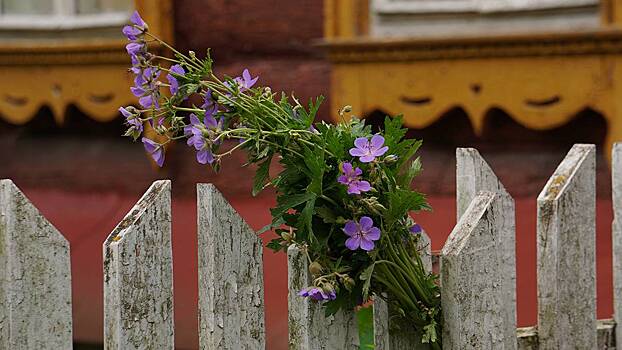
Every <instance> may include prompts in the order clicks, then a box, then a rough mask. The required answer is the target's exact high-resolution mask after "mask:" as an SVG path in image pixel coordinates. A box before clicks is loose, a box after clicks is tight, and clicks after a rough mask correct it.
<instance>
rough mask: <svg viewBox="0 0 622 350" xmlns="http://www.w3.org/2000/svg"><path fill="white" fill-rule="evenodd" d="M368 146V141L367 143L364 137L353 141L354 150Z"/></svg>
mask: <svg viewBox="0 0 622 350" xmlns="http://www.w3.org/2000/svg"><path fill="white" fill-rule="evenodd" d="M368 145H369V141H367V138H366V137H359V138H357V139H356V140H354V146H356V148H362V149H365V148H367V147H368Z"/></svg>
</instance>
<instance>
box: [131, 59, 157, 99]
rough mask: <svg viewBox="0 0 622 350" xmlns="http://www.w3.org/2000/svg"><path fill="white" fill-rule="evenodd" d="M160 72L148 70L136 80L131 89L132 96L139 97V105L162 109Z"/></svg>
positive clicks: (154, 69) (152, 69)
mask: <svg viewBox="0 0 622 350" xmlns="http://www.w3.org/2000/svg"><path fill="white" fill-rule="evenodd" d="M159 76H160V70H159V69H157V68H151V67H149V68H147V69H145V70H144V71H143V72H142V73H141V74H139V75H137V76H136V78H134V85H135V86H133V87H131V88H130V90H131V91H132V94H134V96H136V97H138V103H140V105H141V106H143V108H151V107H152V106H153V107H155V108H160V103H159V100H160V89H159V88H158V77H159Z"/></svg>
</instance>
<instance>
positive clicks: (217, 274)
mask: <svg viewBox="0 0 622 350" xmlns="http://www.w3.org/2000/svg"><path fill="white" fill-rule="evenodd" d="M197 202H198V249H199V252H198V253H199V261H198V263H199V345H200V348H201V349H204V350H208V349H209V350H216V349H228V350H237V349H248V350H255V349H264V348H265V329H264V327H265V326H264V324H265V323H264V308H263V307H264V292H263V291H264V289H263V261H262V259H263V250H262V249H263V246H262V243H261V239H259V237H258V236H257V234H255V232H254V231H253V230H252V229H251V228H250V227H249V226H248V224H247V223H246V222H245V221H244V220H243V219H242V217H240V215H239V214H238V213H237V212H236V211H235V210H234V209H233V208H232V207H231V205H230V204H229V203H228V202H227V200H226V199H225V198H224V197H223V196H222V194H221V193H220V192H218V190H217V189H216V187H214V186H213V185H210V184H199V185H198V186H197Z"/></svg>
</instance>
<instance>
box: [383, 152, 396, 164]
mask: <svg viewBox="0 0 622 350" xmlns="http://www.w3.org/2000/svg"><path fill="white" fill-rule="evenodd" d="M397 159H398V156H396V155H395V154H389V155H388V156H386V157H384V162H385V163H387V164H391V163H395V162H397Z"/></svg>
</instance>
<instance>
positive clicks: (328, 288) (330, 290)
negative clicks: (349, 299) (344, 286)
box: [322, 282, 335, 295]
mask: <svg viewBox="0 0 622 350" xmlns="http://www.w3.org/2000/svg"><path fill="white" fill-rule="evenodd" d="M322 290H323V291H324V292H326V294H333V295H334V294H335V287H333V285H332V284H330V283H328V282H326V283H323V284H322Z"/></svg>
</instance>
